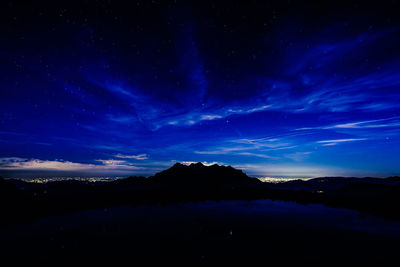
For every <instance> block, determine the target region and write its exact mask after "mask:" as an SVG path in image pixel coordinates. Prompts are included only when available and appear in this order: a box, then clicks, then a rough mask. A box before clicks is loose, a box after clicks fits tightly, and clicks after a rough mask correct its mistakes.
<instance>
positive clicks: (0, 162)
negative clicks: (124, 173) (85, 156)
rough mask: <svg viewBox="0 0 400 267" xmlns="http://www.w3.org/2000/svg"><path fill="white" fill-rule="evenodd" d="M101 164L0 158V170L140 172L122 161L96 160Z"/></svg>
mask: <svg viewBox="0 0 400 267" xmlns="http://www.w3.org/2000/svg"><path fill="white" fill-rule="evenodd" d="M97 161H99V162H101V163H102V164H90V163H78V162H71V161H64V160H40V159H27V158H18V157H5V158H0V169H1V170H43V171H45V170H52V171H109V170H140V169H142V168H141V167H137V166H134V165H132V164H129V163H126V162H125V161H122V160H97Z"/></svg>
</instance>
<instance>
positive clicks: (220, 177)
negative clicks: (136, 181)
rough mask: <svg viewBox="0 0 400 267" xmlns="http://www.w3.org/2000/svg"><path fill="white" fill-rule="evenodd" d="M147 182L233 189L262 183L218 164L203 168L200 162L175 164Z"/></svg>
mask: <svg viewBox="0 0 400 267" xmlns="http://www.w3.org/2000/svg"><path fill="white" fill-rule="evenodd" d="M149 180H150V181H152V182H156V183H159V184H163V185H166V186H179V187H207V186H209V187H221V186H224V187H230V186H231V187H235V186H247V185H254V184H261V183H262V182H261V181H260V180H258V179H256V178H250V177H248V176H247V175H246V174H245V173H244V172H243V171H241V170H237V169H234V168H232V167H231V166H220V165H218V164H214V165H211V166H205V165H204V164H202V163H201V162H198V163H192V164H190V165H184V164H181V163H176V164H174V165H173V166H172V167H171V168H169V169H167V170H164V171H162V172H159V173H157V174H155V175H154V176H152V177H149Z"/></svg>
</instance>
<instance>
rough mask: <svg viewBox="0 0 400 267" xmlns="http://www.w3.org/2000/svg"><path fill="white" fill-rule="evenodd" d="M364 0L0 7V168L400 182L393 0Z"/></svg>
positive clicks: (399, 50)
mask: <svg viewBox="0 0 400 267" xmlns="http://www.w3.org/2000/svg"><path fill="white" fill-rule="evenodd" d="M128 2H129V4H128ZM322 2H324V3H322ZM365 2H368V1H356V2H354V1H343V2H340V1H207V0H203V1H198V2H190V1H150V0H148V1H121V2H118V1H66V2H62V1H51V2H48V3H47V2H44V1H27V2H26V3H24V2H22V1H21V2H18V1H17V2H15V1H9V2H7V1H3V2H2V3H1V7H0V10H1V11H0V13H1V16H0V20H1V23H0V29H1V42H0V70H1V71H0V175H2V176H4V177H23V176H24V177H26V176H30V177H34V176H68V175H74V176H76V175H77V176H127V175H151V174H154V173H155V172H157V171H160V170H162V169H165V168H168V167H169V166H171V165H172V164H174V162H176V161H179V162H197V161H201V162H204V163H205V164H212V163H218V164H224V165H228V164H229V165H232V166H234V167H237V168H241V169H243V170H244V171H245V172H246V173H247V174H249V175H254V176H294V177H314V176H325V175H329V176H332V175H338V176H360V177H362V176H377V177H385V176H390V175H400V160H399V154H400V105H399V101H400V15H399V14H400V4H399V3H397V1H375V3H371V4H367V3H365Z"/></svg>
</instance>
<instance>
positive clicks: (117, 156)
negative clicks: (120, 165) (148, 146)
mask: <svg viewBox="0 0 400 267" xmlns="http://www.w3.org/2000/svg"><path fill="white" fill-rule="evenodd" d="M114 156H115V157H116V158H121V159H136V160H145V159H148V158H149V156H148V155H147V154H139V155H124V154H120V153H118V154H116V155H114Z"/></svg>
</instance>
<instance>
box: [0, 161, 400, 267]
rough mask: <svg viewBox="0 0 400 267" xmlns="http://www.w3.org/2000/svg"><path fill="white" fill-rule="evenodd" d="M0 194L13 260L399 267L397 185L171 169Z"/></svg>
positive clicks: (3, 184)
mask: <svg viewBox="0 0 400 267" xmlns="http://www.w3.org/2000/svg"><path fill="white" fill-rule="evenodd" d="M0 193H1V195H0V196H1V202H0V204H1V205H0V207H1V214H2V220H1V223H0V251H1V253H2V256H12V257H13V259H29V260H31V259H34V258H31V257H21V255H27V253H29V252H34V254H35V255H41V256H43V255H44V256H45V257H50V255H54V254H53V253H54V252H57V253H62V254H63V257H64V258H68V259H71V257H72V256H74V255H76V253H84V254H85V256H88V255H91V254H88V251H95V254H94V255H95V256H94V257H92V258H91V260H93V259H97V260H98V259H100V258H101V257H103V256H110V257H111V258H112V259H113V261H115V260H116V259H118V260H121V259H126V260H127V261H128V262H134V263H137V262H139V261H142V260H144V261H145V262H147V263H149V262H154V261H156V262H165V261H172V262H176V261H183V262H186V263H188V264H191V263H197V262H198V263H213V262H220V263H222V264H226V263H231V262H233V263H236V262H239V261H244V262H245V263H250V262H252V263H256V264H262V265H266V264H267V265H268V264H269V265H273V266H276V265H287V264H300V263H306V264H307V265H318V266H320V265H322V266H326V265H329V264H332V263H335V264H341V265H348V264H352V265H355V266H360V265H371V264H375V265H379V266H392V265H393V266H398V264H397V263H398V259H397V258H398V250H399V248H400V246H399V244H400V212H399V204H400V179H399V178H398V177H392V178H387V179H374V178H365V179H357V178H318V179H313V180H310V181H307V182H302V181H295V182H288V183H284V184H278V185H275V184H267V183H262V182H260V181H259V180H257V179H254V178H250V177H248V176H247V175H246V174H244V173H243V172H241V171H239V170H235V169H233V168H231V167H222V166H218V165H213V166H210V167H206V166H203V165H201V164H192V165H190V166H184V165H181V164H176V165H174V166H173V167H171V168H170V169H168V170H165V171H163V172H161V173H158V174H156V175H154V176H152V177H150V178H144V177H131V178H127V179H122V180H118V181H115V182H105V183H85V182H54V183H49V184H44V185H43V184H31V183H26V182H22V181H17V180H14V181H12V180H0ZM14 255H15V256H14Z"/></svg>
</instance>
